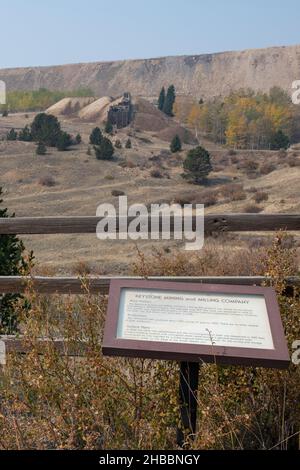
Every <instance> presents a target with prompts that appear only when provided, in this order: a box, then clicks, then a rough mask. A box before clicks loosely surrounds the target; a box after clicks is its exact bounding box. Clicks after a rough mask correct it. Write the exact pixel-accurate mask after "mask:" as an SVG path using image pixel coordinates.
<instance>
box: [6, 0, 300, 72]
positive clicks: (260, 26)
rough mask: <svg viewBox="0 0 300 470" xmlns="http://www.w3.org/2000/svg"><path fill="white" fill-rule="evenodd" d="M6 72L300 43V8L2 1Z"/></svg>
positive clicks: (128, 0) (222, 2)
mask: <svg viewBox="0 0 300 470" xmlns="http://www.w3.org/2000/svg"><path fill="white" fill-rule="evenodd" d="M0 7H1V9H0V16H1V28H0V35H1V40H2V47H1V54H0V68H3V67H24V66H36V65H53V64H66V63H74V62H91V61H110V60H120V59H136V58H151V57H160V56H166V55H183V54H203V53H211V52H221V51H229V50H242V49H250V48H262V47H268V46H282V45H291V44H298V43H300V26H299V24H300V21H299V20H300V2H299V0H284V1H283V0H251V1H250V0H247V1H245V0H210V1H207V0H146V1H143V0H84V1H83V0H43V1H41V0H13V1H12V0H10V1H8V0H1V4H0Z"/></svg>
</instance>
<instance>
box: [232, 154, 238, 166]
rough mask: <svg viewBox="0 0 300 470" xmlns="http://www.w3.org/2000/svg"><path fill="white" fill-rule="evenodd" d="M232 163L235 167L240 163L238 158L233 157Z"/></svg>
mask: <svg viewBox="0 0 300 470" xmlns="http://www.w3.org/2000/svg"><path fill="white" fill-rule="evenodd" d="M231 163H232V164H233V165H235V164H236V163H239V159H238V157H235V156H232V157H231Z"/></svg>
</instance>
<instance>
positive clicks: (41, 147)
mask: <svg viewBox="0 0 300 470" xmlns="http://www.w3.org/2000/svg"><path fill="white" fill-rule="evenodd" d="M46 152H47V148H46V145H45V144H44V143H43V142H39V143H38V145H37V147H36V150H35V153H36V154H37V155H45V154H46Z"/></svg>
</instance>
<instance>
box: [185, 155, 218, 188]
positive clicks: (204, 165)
mask: <svg viewBox="0 0 300 470" xmlns="http://www.w3.org/2000/svg"><path fill="white" fill-rule="evenodd" d="M183 168H184V171H185V173H184V174H183V177H184V178H187V179H188V180H189V181H191V182H193V183H196V184H197V183H201V182H203V181H205V179H206V178H207V176H208V175H209V173H210V172H211V171H212V165H211V162H210V154H209V153H208V151H207V150H206V149H205V148H203V147H201V146H198V147H196V148H194V149H192V150H190V151H189V152H188V153H187V157H186V159H185V160H184V162H183Z"/></svg>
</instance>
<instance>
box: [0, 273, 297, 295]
mask: <svg viewBox="0 0 300 470" xmlns="http://www.w3.org/2000/svg"><path fill="white" fill-rule="evenodd" d="M118 278H121V279H143V278H142V277H139V276H122V277H118V276H113V277H107V276H105V277H102V276H100V277H94V276H88V277H86V278H78V277H44V276H35V277H29V276H0V293H2V294H13V293H21V292H24V291H25V290H26V288H28V285H29V283H30V286H32V287H33V288H34V290H35V291H36V292H39V293H41V294H88V293H90V294H108V290H109V284H110V281H111V279H118ZM148 279H149V280H156V281H170V282H172V281H174V282H189V283H190V282H192V283H203V284H229V285H236V284H240V285H244V286H261V285H262V284H263V283H265V282H267V281H268V280H270V279H269V278H267V277H263V276H238V277H237V276H215V277H214V276H198V277H192V276H189V277H187V276H171V277H169V276H149V277H148ZM286 286H287V287H288V288H289V287H297V288H300V277H296V276H294V277H288V278H286Z"/></svg>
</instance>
